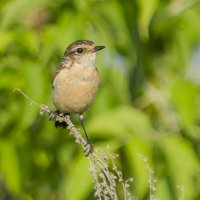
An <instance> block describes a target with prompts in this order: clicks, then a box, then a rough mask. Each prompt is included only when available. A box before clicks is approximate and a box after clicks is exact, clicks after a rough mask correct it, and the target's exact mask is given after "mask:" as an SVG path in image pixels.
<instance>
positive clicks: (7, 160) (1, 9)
mask: <svg viewBox="0 0 200 200" xmlns="http://www.w3.org/2000/svg"><path fill="white" fill-rule="evenodd" d="M78 39H89V40H92V41H94V42H95V43H96V44H97V45H105V46H107V48H106V49H105V50H103V51H101V52H100V53H98V56H97V66H98V69H99V72H100V74H101V86H100V90H99V92H98V95H97V98H96V101H95V103H94V104H93V107H92V108H91V109H90V110H89V111H88V112H87V113H86V128H87V130H88V132H89V135H90V138H91V140H92V142H93V143H94V145H95V146H99V147H105V146H107V145H109V146H110V147H111V149H112V152H115V153H118V154H120V159H119V163H118V166H119V168H120V169H122V170H123V173H124V176H125V178H128V177H133V178H134V182H133V184H132V187H131V193H132V194H133V196H134V197H135V198H136V197H137V198H138V199H149V186H148V176H149V174H148V170H147V169H146V168H145V163H144V162H143V160H142V159H141V158H139V157H138V156H137V154H142V155H144V156H146V157H148V162H149V164H150V166H151V168H152V169H153V170H154V172H155V174H154V176H155V177H156V179H157V184H156V191H155V195H156V196H157V197H158V198H159V199H162V200H171V199H178V198H179V196H180V191H179V190H178V188H177V185H178V184H181V185H183V186H184V196H185V199H186V200H197V199H200V161H199V156H200V1H198V0H124V1H120V0H85V1H82V0H73V1H72V0H71V1H70V0H57V1H53V0H1V1H0V58H1V60H0V199H1V200H43V199H47V198H48V200H66V199H72V200H83V199H94V198H93V185H92V178H91V175H90V173H89V170H88V168H89V163H88V160H87V159H86V158H85V157H84V156H83V153H82V151H81V149H80V147H79V146H78V145H77V144H74V141H73V139H72V137H71V136H69V134H68V132H67V133H66V131H65V130H62V129H56V128H55V127H54V125H53V123H52V122H49V121H48V117H47V116H41V115H40V112H39V109H38V108H37V107H35V106H34V105H30V103H29V102H28V101H27V100H26V99H25V98H24V97H23V96H22V95H20V94H19V93H17V92H15V89H16V88H20V89H21V90H22V91H24V92H25V93H26V94H27V95H28V96H29V97H30V98H31V99H33V100H35V101H36V102H37V103H39V104H41V103H45V104H47V105H49V106H50V108H51V109H55V108H54V106H53V104H52V101H51V84H50V83H51V76H52V74H53V72H54V70H55V68H56V66H57V65H58V63H59V61H60V59H61V57H62V55H63V52H64V50H65V48H66V47H67V46H68V45H69V44H70V43H72V42H74V41H75V40H78ZM74 122H75V124H76V125H77V127H80V124H79V123H78V120H77V119H76V118H74Z"/></svg>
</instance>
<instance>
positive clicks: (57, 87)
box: [53, 67, 100, 113]
mask: <svg viewBox="0 0 200 200" xmlns="http://www.w3.org/2000/svg"><path fill="white" fill-rule="evenodd" d="M99 82H100V80H99V74H98V71H97V69H96V68H94V67H91V68H81V69H80V68H78V67H77V68H75V67H72V68H70V69H62V70H61V71H60V72H59V73H58V74H57V76H56V77H55V79H54V81H53V102H54V104H55V106H56V107H57V109H58V110H60V111H62V112H69V113H71V112H75V113H81V112H84V111H85V110H87V109H88V108H89V107H90V106H91V104H92V102H93V101H94V99H95V96H96V92H97V90H98V87H99Z"/></svg>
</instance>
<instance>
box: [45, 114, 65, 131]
mask: <svg viewBox="0 0 200 200" xmlns="http://www.w3.org/2000/svg"><path fill="white" fill-rule="evenodd" d="M60 114H62V113H61V112H60V111H59V110H56V111H54V112H53V114H52V116H50V118H49V121H55V127H56V128H57V127H62V128H64V129H66V128H67V123H66V122H64V121H63V122H60V121H57V120H56V115H60ZM67 115H69V113H65V114H63V116H67Z"/></svg>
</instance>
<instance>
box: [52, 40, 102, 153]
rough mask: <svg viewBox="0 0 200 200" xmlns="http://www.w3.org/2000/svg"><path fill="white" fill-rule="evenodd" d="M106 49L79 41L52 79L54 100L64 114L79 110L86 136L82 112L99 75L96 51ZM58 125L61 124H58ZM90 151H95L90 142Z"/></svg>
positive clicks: (92, 95)
mask: <svg viewBox="0 0 200 200" xmlns="http://www.w3.org/2000/svg"><path fill="white" fill-rule="evenodd" d="M103 48H105V47H104V46H96V45H95V44H94V42H92V41H89V40H78V41H76V42H74V43H72V44H71V45H69V46H68V47H67V49H66V50H65V52H64V56H63V58H62V60H61V62H60V64H59V66H58V68H57V70H56V71H55V73H54V75H53V78H52V88H53V95H52V98H53V103H54V105H55V106H56V108H57V109H58V111H59V112H62V113H78V114H79V116H80V121H81V124H82V126H83V129H84V132H85V135H86V139H87V141H88V144H90V141H89V138H88V136H87V133H86V131H85V128H84V124H83V112H84V111H86V110H87V109H88V108H89V107H90V106H91V105H92V103H93V101H94V99H95V96H96V92H97V90H98V87H99V83H100V78H99V73H98V70H97V68H96V66H95V60H96V52H97V51H98V50H101V49H103ZM57 125H59V123H57ZM89 148H90V149H89V153H90V152H91V151H92V145H91V144H90V147H89Z"/></svg>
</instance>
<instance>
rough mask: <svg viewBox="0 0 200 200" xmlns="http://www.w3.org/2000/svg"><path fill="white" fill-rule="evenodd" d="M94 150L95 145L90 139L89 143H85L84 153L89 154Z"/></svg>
mask: <svg viewBox="0 0 200 200" xmlns="http://www.w3.org/2000/svg"><path fill="white" fill-rule="evenodd" d="M93 151H94V147H93V146H92V143H91V142H90V141H89V140H88V141H87V143H86V144H85V145H84V150H83V152H84V154H85V156H86V157H87V156H89V155H90V154H91V153H92V152H93Z"/></svg>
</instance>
